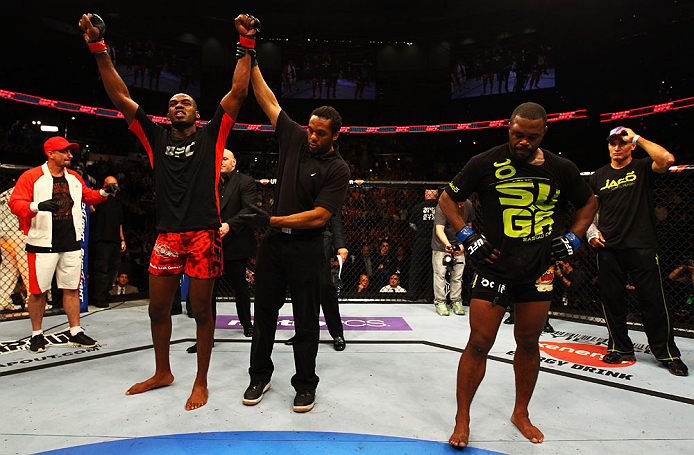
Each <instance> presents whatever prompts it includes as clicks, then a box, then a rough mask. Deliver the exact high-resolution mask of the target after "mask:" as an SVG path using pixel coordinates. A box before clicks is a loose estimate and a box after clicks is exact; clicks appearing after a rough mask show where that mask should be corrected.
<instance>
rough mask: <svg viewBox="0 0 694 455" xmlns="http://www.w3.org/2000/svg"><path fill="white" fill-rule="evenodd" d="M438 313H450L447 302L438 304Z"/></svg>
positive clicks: (446, 314)
mask: <svg viewBox="0 0 694 455" xmlns="http://www.w3.org/2000/svg"><path fill="white" fill-rule="evenodd" d="M436 314H438V315H439V316H448V315H449V314H450V313H449V312H448V308H447V307H446V304H445V303H437V304H436Z"/></svg>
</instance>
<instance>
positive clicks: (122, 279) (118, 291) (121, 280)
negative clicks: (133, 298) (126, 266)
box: [109, 272, 140, 295]
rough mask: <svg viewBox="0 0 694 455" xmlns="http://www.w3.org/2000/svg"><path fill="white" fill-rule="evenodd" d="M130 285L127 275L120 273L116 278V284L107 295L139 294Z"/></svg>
mask: <svg viewBox="0 0 694 455" xmlns="http://www.w3.org/2000/svg"><path fill="white" fill-rule="evenodd" d="M128 283H130V277H129V276H128V274H127V273H125V272H121V273H119V274H118V278H116V284H114V285H113V287H112V288H111V290H110V291H109V294H111V295H122V294H135V293H137V292H140V291H139V290H138V289H137V288H136V287H135V286H133V285H132V284H128Z"/></svg>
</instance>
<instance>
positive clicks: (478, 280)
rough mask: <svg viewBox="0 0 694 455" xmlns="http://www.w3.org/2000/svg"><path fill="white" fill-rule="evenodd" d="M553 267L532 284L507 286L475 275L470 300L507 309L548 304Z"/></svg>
mask: <svg viewBox="0 0 694 455" xmlns="http://www.w3.org/2000/svg"><path fill="white" fill-rule="evenodd" d="M552 281H554V265H552V266H550V267H549V268H548V269H547V271H546V272H545V273H543V274H542V275H541V276H540V277H538V278H537V279H536V280H535V281H534V282H531V283H522V284H508V283H504V282H503V281H501V280H498V279H495V278H489V277H485V276H482V275H479V274H477V273H475V277H474V279H473V280H472V296H471V297H472V298H473V299H480V300H486V301H488V302H492V304H493V305H501V306H503V307H504V308H506V309H508V308H510V307H511V305H513V304H514V303H521V302H549V301H551V300H552V291H553V289H554V288H553V285H552Z"/></svg>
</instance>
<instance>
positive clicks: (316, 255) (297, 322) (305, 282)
mask: <svg viewBox="0 0 694 455" xmlns="http://www.w3.org/2000/svg"><path fill="white" fill-rule="evenodd" d="M325 260H326V258H325V253H324V252H323V238H322V235H321V234H316V235H294V234H283V233H280V232H278V231H277V230H276V229H274V228H269V229H268V230H267V231H266V232H265V235H264V236H263V240H262V241H261V242H260V248H259V250H258V262H257V264H256V270H255V307H254V309H255V319H254V330H253V342H252V344H251V366H250V368H249V369H248V373H249V374H250V376H251V383H256V382H258V381H264V382H267V381H269V380H270V378H271V376H272V372H273V370H274V365H273V363H272V359H271V355H272V348H273V345H274V342H275V332H276V330H277V319H278V316H279V310H280V308H282V306H283V305H284V301H285V298H286V293H287V287H289V292H290V294H291V298H292V309H293V312H294V330H295V333H296V335H295V338H294V344H293V345H292V347H293V348H294V365H295V367H296V373H295V374H294V376H292V386H293V387H294V389H296V391H297V392H304V391H308V390H315V389H316V387H317V385H318V376H317V375H316V354H317V353H318V338H319V326H318V315H319V313H320V294H321V290H320V288H321V286H320V282H321V273H323V268H324V262H325Z"/></svg>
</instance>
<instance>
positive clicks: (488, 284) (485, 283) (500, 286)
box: [479, 278, 506, 294]
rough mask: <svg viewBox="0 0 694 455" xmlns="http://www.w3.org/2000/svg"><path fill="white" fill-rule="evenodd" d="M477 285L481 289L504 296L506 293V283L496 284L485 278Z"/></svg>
mask: <svg viewBox="0 0 694 455" xmlns="http://www.w3.org/2000/svg"><path fill="white" fill-rule="evenodd" d="M479 283H480V286H482V287H483V288H487V289H493V290H495V291H496V292H498V293H499V294H504V293H505V292H506V283H497V282H495V281H492V280H489V279H487V278H482V279H481V280H480V281H479Z"/></svg>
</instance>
